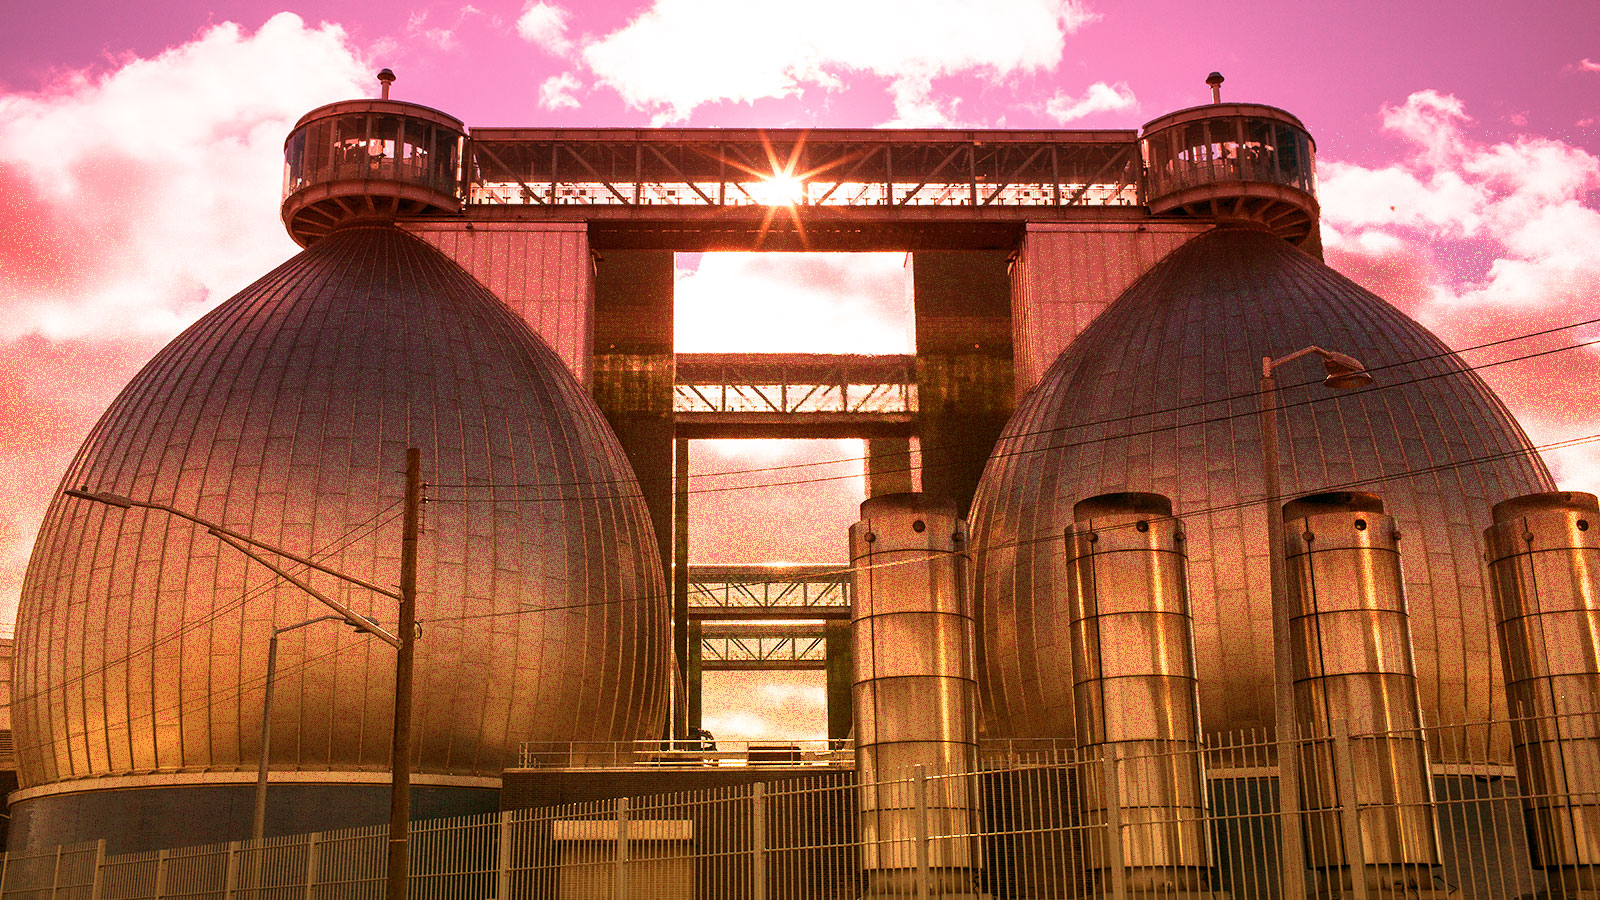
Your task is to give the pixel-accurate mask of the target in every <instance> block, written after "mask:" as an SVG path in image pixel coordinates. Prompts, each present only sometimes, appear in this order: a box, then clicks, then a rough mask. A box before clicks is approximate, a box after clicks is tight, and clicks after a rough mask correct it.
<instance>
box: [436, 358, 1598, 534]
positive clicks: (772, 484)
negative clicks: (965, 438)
mask: <svg viewBox="0 0 1600 900" xmlns="http://www.w3.org/2000/svg"><path fill="white" fill-rule="evenodd" d="M1508 340H1510V339H1508ZM1596 345H1600V338H1596V339H1594V340H1590V341H1582V342H1579V343H1576V344H1568V345H1566V346H1562V347H1556V348H1551V349H1547V350H1539V351H1535V352H1533V353H1526V354H1523V355H1521V356H1513V357H1509V358H1507V359H1501V360H1496V361H1494V362H1490V363H1483V364H1481V365H1477V366H1467V367H1464V368H1461V369H1449V370H1446V371H1442V372H1432V373H1428V374H1426V375H1420V376H1417V377H1415V378H1410V379H1407V380H1404V381H1390V382H1385V383H1383V384H1377V385H1373V386H1372V387H1369V388H1365V389H1362V390H1356V391H1348V392H1345V393H1344V394H1328V395H1325V396H1321V397H1309V398H1307V399H1305V400H1298V401H1294V402H1292V403H1282V404H1280V405H1279V409H1280V410H1284V409H1294V408H1296V407H1300V406H1310V405H1313V404H1318V403H1329V402H1337V401H1339V400H1342V399H1353V398H1355V397H1359V396H1363V395H1366V394H1371V393H1375V392H1379V391H1385V390H1391V389H1394V388H1400V387H1406V386H1409V385H1413V384H1420V383H1422V382H1424V381H1432V380H1435V379H1439V378H1448V377H1452V376H1457V375H1462V374H1465V373H1469V372H1479V371H1484V370H1487V369H1492V368H1495V367H1497V366H1503V365H1509V364H1511V363H1517V362H1526V361H1528V360H1530V359H1538V358H1541V357H1545V356H1551V355H1554V354H1556V353H1565V352H1567V351H1570V350H1578V349H1582V348H1584V347H1592V346H1596ZM1398 365H1410V363H1395V364H1392V366H1390V367H1393V366H1398ZM1318 383H1320V382H1315V381H1313V382H1308V383H1307V384H1308V385H1314V384H1318ZM1255 396H1257V395H1256V394H1254V393H1252V394H1240V395H1236V396H1235V397H1233V398H1230V400H1229V402H1235V401H1239V400H1244V399H1250V398H1254V397H1255ZM1220 402H1223V401H1221V400H1208V401H1203V402H1199V403H1193V404H1188V405H1186V406H1183V407H1173V408H1171V409H1170V410H1166V411H1155V412H1148V413H1137V414H1134V415H1129V416H1121V417H1118V418H1116V419H1112V420H1106V421H1128V420H1131V419H1135V418H1148V417H1151V416H1157V415H1165V414H1168V413H1170V412H1176V411H1178V410H1181V409H1194V408H1199V407H1202V406H1207V405H1211V404H1214V403H1220ZM1258 414H1259V413H1258V412H1257V411H1256V410H1254V409H1251V410H1244V411H1240V412H1233V413H1227V414H1225V415H1219V416H1212V417H1210V418H1205V419H1196V420H1195V421H1193V422H1184V423H1180V424H1175V425H1158V426H1154V427H1150V428H1145V429H1141V430H1135V431H1128V432H1124V433H1122V434H1116V435H1111V436H1108V437H1097V438H1089V439H1085V440H1081V441H1074V442H1068V443H1063V444H1050V445H1047V446H1044V447H1027V448H1021V449H1015V450H1000V449H998V445H997V449H996V450H995V451H994V452H993V453H991V454H990V457H989V458H990V459H1003V458H1006V457H1010V456H1022V455H1027V454H1032V453H1046V452H1049V451H1052V450H1066V449H1073V448H1077V447H1086V446H1092V445H1094V444H1102V443H1109V442H1111V441H1120V440H1127V439H1130V438H1135V437H1142V436H1144V435H1150V434H1159V433H1162V432H1167V431H1172V430H1174V429H1177V428H1193V427H1198V426H1201V425H1213V424H1217V423H1220V422H1229V421H1233V420H1235V419H1243V418H1254V417H1256V416H1257V415H1258ZM1094 424H1096V423H1075V424H1072V425H1064V426H1059V427H1055V428H1048V429H1038V430H1035V431H1032V432H1021V433H1018V434H1012V435H1002V438H1003V439H1004V440H1006V441H1013V440H1016V439H1017V438H1020V437H1025V436H1029V435H1039V434H1050V433H1054V432H1060V431H1067V430H1070V429H1073V428H1088V427H1092V426H1093V425H1094ZM849 461H851V460H831V461H825V462H821V463H812V464H807V465H824V464H836V463H839V462H849ZM941 465H946V466H948V465H954V463H944V464H939V463H935V464H934V465H931V466H930V465H928V464H926V463H924V465H923V466H922V468H923V469H929V468H938V467H939V466H941ZM786 468H792V467H791V466H777V467H774V468H773V470H774V471H777V470H782V469H786ZM749 471H751V472H759V471H763V470H761V469H752V470H749ZM907 471H914V468H913V467H910V466H908V467H906V468H904V469H887V470H884V471H882V472H880V473H879V474H885V475H887V474H894V473H897V472H907ZM860 477H862V476H861V475H859V474H856V473H849V474H843V475H818V476H814V477H810V478H794V479H789V480H787V481H767V482H761V483H759V484H744V485H722V486H716V487H701V488H691V489H690V490H689V491H688V493H690V494H722V493H729V492H732V491H749V490H759V489H763V488H776V487H792V486H796V485H805V484H821V483H825V482H831V481H845V480H849V479H853V478H860ZM576 484H577V483H573V482H568V483H565V484H560V483H557V484H538V483H518V482H505V483H485V484H478V485H465V484H461V485H439V484H435V485H430V486H431V487H435V488H455V489H501V490H523V489H535V490H546V489H549V488H552V487H565V486H575V485H576ZM592 484H594V485H597V486H598V485H602V484H613V485H628V484H636V482H633V481H631V480H628V479H615V480H611V481H604V482H592ZM643 497H644V493H643V492H642V491H631V492H626V493H624V492H610V493H597V494H590V495H587V496H584V495H578V496H555V497H515V496H513V497H457V498H449V499H448V500H447V499H446V498H438V502H452V503H568V502H578V501H583V500H607V499H623V498H643Z"/></svg>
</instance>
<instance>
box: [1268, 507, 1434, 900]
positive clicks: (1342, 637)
mask: <svg viewBox="0 0 1600 900" xmlns="http://www.w3.org/2000/svg"><path fill="white" fill-rule="evenodd" d="M1283 523H1284V554H1285V558H1286V562H1287V574H1288V591H1289V593H1288V603H1289V617H1290V618H1289V638H1290V661H1291V664H1292V666H1293V672H1294V696H1295V715H1296V719H1297V720H1298V722H1299V725H1300V729H1301V733H1302V734H1304V735H1306V736H1307V738H1308V742H1307V743H1306V744H1304V745H1302V746H1303V749H1302V751H1301V764H1300V765H1301V768H1300V793H1301V797H1302V798H1303V800H1302V809H1303V811H1304V823H1305V835H1306V838H1305V848H1306V862H1307V864H1308V865H1309V866H1310V867H1311V868H1312V870H1313V871H1315V872H1316V873H1317V874H1318V877H1319V878H1320V880H1321V884H1319V885H1317V886H1316V887H1315V888H1314V890H1317V891H1318V892H1319V893H1322V894H1324V895H1330V896H1331V895H1338V896H1350V894H1351V892H1354V891H1355V890H1356V885H1355V882H1354V880H1353V879H1352V877H1351V872H1352V869H1353V868H1359V870H1360V871H1361V872H1362V876H1361V877H1362V878H1363V880H1364V882H1365V888H1366V890H1368V891H1377V892H1379V895H1380V896H1386V895H1388V894H1389V893H1390V892H1394V891H1402V890H1403V891H1406V892H1407V893H1408V895H1416V894H1417V893H1418V892H1419V891H1420V892H1421V893H1423V894H1430V893H1431V892H1432V890H1433V876H1432V867H1433V866H1436V865H1438V864H1439V844H1438V835H1437V828H1436V825H1435V822H1434V816H1433V806H1432V803H1433V782H1432V778H1431V775H1430V773H1429V770H1428V751H1427V745H1426V742H1425V740H1424V735H1423V733H1422V713H1421V707H1420V706H1419V704H1418V700H1417V679H1416V674H1415V663H1414V662H1413V659H1412V650H1411V625H1410V616H1409V614H1408V612H1407V610H1406V599H1405V590H1404V581H1403V580H1402V578H1401V573H1400V552H1399V543H1398V542H1399V539H1400V532H1399V528H1398V527H1397V526H1396V524H1395V520H1394V519H1393V518H1391V517H1390V516H1387V515H1385V514H1384V512H1383V501H1382V500H1381V499H1380V498H1379V497H1377V496H1376V495H1373V494H1364V493H1357V492H1339V493H1327V494H1314V495H1311V496H1307V497H1301V498H1298V499H1296V500H1291V501H1290V502H1288V503H1286V504H1284V507H1283ZM1344 734H1348V740H1346V739H1345V738H1344V737H1343V736H1336V735H1344ZM1352 810H1353V811H1354V814H1355V819H1356V821H1355V822H1352V821H1350V819H1351V816H1350V813H1351V811H1352Z"/></svg>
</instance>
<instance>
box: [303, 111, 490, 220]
mask: <svg viewBox="0 0 1600 900" xmlns="http://www.w3.org/2000/svg"><path fill="white" fill-rule="evenodd" d="M465 137H466V126H465V125H463V124H462V123H461V121H460V120H458V119H456V118H453V117H451V116H448V115H445V114H444V113H442V112H439V111H438V110H436V109H430V108H428V107H426V106H419V105H417V104H415V103H402V102H400V101H397V100H344V101H341V102H339V103H330V104H328V105H327V106H323V107H319V108H317V109H314V110H312V111H311V112H308V113H306V114H305V115H304V116H302V117H301V118H300V121H299V122H297V123H295V126H294V129H293V130H292V131H290V132H289V138H288V140H287V141H285V142H284V145H283V157H284V173H283V211H282V214H283V224H284V226H285V227H286V228H288V229H289V236H290V237H293V238H294V239H295V241H296V242H297V243H298V244H300V246H302V247H305V246H309V245H310V244H311V242H312V241H314V240H316V239H317V238H319V237H321V236H323V235H324V234H327V233H328V232H329V231H331V230H333V228H334V227H335V226H337V225H340V224H343V223H345V222H351V221H359V220H361V219H394V218H397V217H400V216H427V215H454V214H457V213H460V212H461V194H460V184H461V160H462V145H463V142H464V140H465Z"/></svg>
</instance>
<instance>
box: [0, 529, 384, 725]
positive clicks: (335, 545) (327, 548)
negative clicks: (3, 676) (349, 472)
mask: <svg viewBox="0 0 1600 900" xmlns="http://www.w3.org/2000/svg"><path fill="white" fill-rule="evenodd" d="M400 502H401V501H399V500H396V501H394V502H393V503H390V504H389V505H388V506H386V507H384V508H383V509H380V510H378V511H377V512H375V513H373V514H372V515H371V516H368V517H367V518H366V519H363V520H362V521H360V522H358V523H356V524H355V525H353V526H351V527H350V528H349V529H348V530H346V531H345V533H344V534H341V535H339V536H338V537H335V538H334V539H333V540H332V541H329V542H328V543H327V544H324V545H323V546H322V547H321V548H320V549H317V550H314V551H312V553H310V554H309V555H310V556H311V558H313V559H315V558H317V557H320V556H327V555H329V554H332V553H333V552H335V551H336V550H340V549H343V546H344V545H347V544H348V543H349V542H351V541H356V540H359V539H360V538H362V537H364V536H366V534H368V533H371V532H375V531H377V530H378V529H379V528H382V527H383V526H385V525H387V524H389V523H390V522H393V521H394V520H395V519H396V518H398V514H397V515H395V516H390V517H389V518H388V519H385V520H383V521H381V522H379V521H376V520H377V519H378V518H379V517H380V516H382V515H384V514H385V513H388V512H389V511H390V510H393V509H394V508H395V507H396V506H399V505H400ZM369 525H370V527H369ZM358 532H360V533H358ZM246 565H247V567H248V565H249V560H246ZM293 566H294V567H295V568H298V569H303V568H305V567H304V566H302V565H301V564H299V563H294V564H293ZM282 580H283V579H282V578H281V577H279V576H278V575H276V574H274V575H273V576H272V578H270V579H268V580H267V581H265V582H263V583H262V584H260V585H257V586H256V587H254V588H251V589H250V590H249V591H246V592H245V593H244V594H243V595H241V596H240V597H239V599H237V600H233V601H230V602H228V603H227V604H225V605H223V606H219V607H217V608H216V609H213V610H212V611H211V612H209V613H207V614H205V615H204V616H201V617H200V618H198V619H195V620H194V621H192V622H185V623H184V624H183V625H182V626H180V627H179V628H178V629H177V630H176V631H173V632H172V633H170V634H167V635H163V636H162V637H159V638H156V639H155V640H153V641H151V642H150V643H149V644H146V645H144V646H142V647H139V648H137V649H134V650H130V651H128V652H127V653H126V654H124V655H123V656H120V657H118V658H116V659H112V660H107V661H105V662H103V663H101V664H100V665H98V666H96V667H94V668H92V669H88V670H86V671H83V672H79V673H78V674H77V675H74V676H72V677H71V678H69V679H67V680H65V681H63V682H61V683H60V684H53V685H50V686H48V687H44V688H40V689H39V690H37V691H34V692H33V693H31V694H26V695H24V696H21V697H13V698H12V699H11V702H12V703H21V702H23V701H25V700H33V699H35V698H38V697H43V696H45V695H46V694H49V693H52V692H54V691H58V690H62V689H64V688H67V687H70V686H72V685H74V684H77V683H79V682H80V681H83V680H84V679H86V678H89V677H91V676H93V675H98V674H100V673H101V672H104V671H106V670H108V669H110V668H111V667H113V666H119V665H122V664H123V663H126V662H128V661H129V660H131V659H133V658H134V657H136V656H141V655H143V654H145V653H149V652H151V651H153V650H155V649H156V648H157V647H160V646H162V645H164V644H167V643H170V642H172V641H175V640H177V639H178V638H180V637H183V636H184V635H186V634H188V633H189V632H191V631H194V630H196V629H198V628H199V627H200V626H202V625H207V624H210V623H211V622H213V621H215V620H216V619H217V618H218V617H219V616H222V615H225V614H227V613H229V612H232V611H233V610H236V609H240V608H242V607H244V606H245V605H246V604H248V603H250V602H251V601H253V600H256V599H258V598H260V597H261V596H262V595H264V594H265V593H266V592H267V591H268V590H269V589H272V588H275V587H277V585H278V583H279V582H280V581H282Z"/></svg>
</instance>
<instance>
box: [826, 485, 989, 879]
mask: <svg viewBox="0 0 1600 900" xmlns="http://www.w3.org/2000/svg"><path fill="white" fill-rule="evenodd" d="M966 552H967V551H966V526H965V524H964V523H963V522H961V520H960V519H958V518H956V508H955V505H954V504H953V503H948V502H945V501H941V500H935V499H932V498H930V497H928V496H927V495H924V494H920V493H904V494H884V495H880V496H877V497H873V498H871V499H869V500H867V501H866V502H864V503H862V504H861V521H859V522H857V523H856V524H854V525H852V526H850V564H851V567H852V569H853V573H852V588H853V591H852V597H853V600H852V606H851V614H850V620H851V645H852V646H851V652H852V654H853V657H854V663H855V679H854V687H853V699H854V707H855V723H856V725H855V727H856V779H857V784H858V785H859V786H860V788H859V790H860V802H861V847H862V850H861V853H862V858H861V864H862V868H863V869H864V870H865V871H866V872H867V874H868V882H869V887H868V892H869V894H873V895H891V894H910V893H913V892H914V891H915V888H916V883H917V879H918V877H919V869H920V868H921V866H920V865H919V863H920V862H921V860H920V859H919V853H920V848H919V845H920V844H921V843H922V840H921V839H922V838H924V837H926V836H927V835H933V834H942V835H970V834H972V833H973V814H974V809H975V804H976V802H977V785H976V775H975V774H974V773H975V772H976V765H977V706H978V703H977V699H978V695H977V681H976V679H975V676H974V673H973V642H974V640H975V631H974V628H973V622H972V606H971V602H970V600H969V599H968V597H967V593H966V589H965V576H966V571H965V570H966ZM923 829H926V830H925V831H924V830H923ZM976 851H977V848H976V847H975V845H974V844H973V842H972V841H971V840H968V839H965V838H944V839H938V840H932V841H928V842H927V857H926V869H927V871H928V873H929V877H930V879H931V882H930V883H931V885H932V887H933V889H934V890H937V891H940V892H942V893H945V894H960V893H966V892H970V890H971V881H972V870H973V869H974V868H976V867H977V865H978V858H977V855H976Z"/></svg>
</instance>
